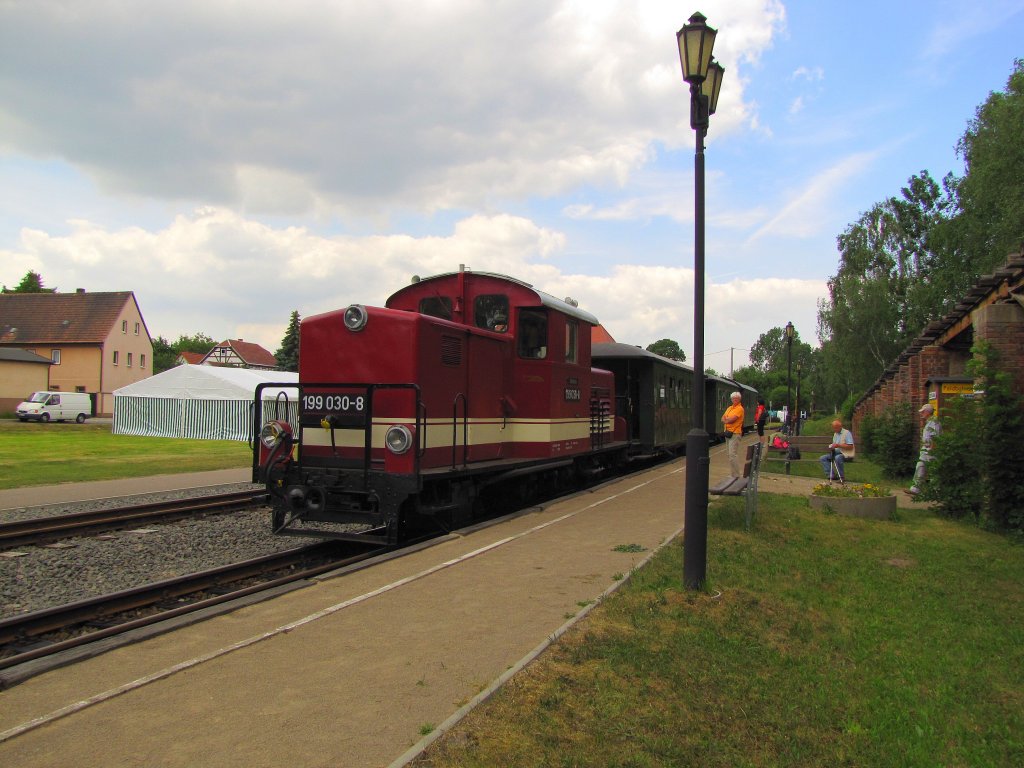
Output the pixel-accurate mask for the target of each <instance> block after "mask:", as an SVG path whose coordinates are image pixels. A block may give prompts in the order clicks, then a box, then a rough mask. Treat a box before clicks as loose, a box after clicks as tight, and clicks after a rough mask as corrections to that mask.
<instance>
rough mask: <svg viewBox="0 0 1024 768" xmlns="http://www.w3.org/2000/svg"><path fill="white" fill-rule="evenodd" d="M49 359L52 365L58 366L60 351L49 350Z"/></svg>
mask: <svg viewBox="0 0 1024 768" xmlns="http://www.w3.org/2000/svg"><path fill="white" fill-rule="evenodd" d="M50 359H51V360H53V364H54V365H60V350H59V349H51V350H50Z"/></svg>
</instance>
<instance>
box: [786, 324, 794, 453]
mask: <svg viewBox="0 0 1024 768" xmlns="http://www.w3.org/2000/svg"><path fill="white" fill-rule="evenodd" d="M794 331H795V329H794V328H793V323H791V322H790V323H786V431H787V432H788V433H789V434H790V435H792V434H793V333H794Z"/></svg>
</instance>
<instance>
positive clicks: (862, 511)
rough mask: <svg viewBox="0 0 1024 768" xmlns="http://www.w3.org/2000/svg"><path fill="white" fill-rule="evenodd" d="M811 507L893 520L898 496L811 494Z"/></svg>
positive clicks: (852, 515) (874, 518)
mask: <svg viewBox="0 0 1024 768" xmlns="http://www.w3.org/2000/svg"><path fill="white" fill-rule="evenodd" d="M811 509H821V510H829V511H832V512H834V513H836V514H837V515H849V516H850V517H865V518H870V519H873V520H892V519H893V517H894V516H895V513H896V497H895V496H882V497H881V498H868V499H857V498H841V497H835V496H815V495H814V494H811Z"/></svg>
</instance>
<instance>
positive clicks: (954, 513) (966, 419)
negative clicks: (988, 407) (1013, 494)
mask: <svg viewBox="0 0 1024 768" xmlns="http://www.w3.org/2000/svg"><path fill="white" fill-rule="evenodd" d="M940 416H941V418H940V423H941V424H942V432H940V433H939V434H938V435H937V436H936V437H935V439H934V441H933V442H932V450H931V455H932V459H931V461H929V462H928V477H927V482H925V483H924V487H923V488H922V498H924V499H930V500H934V501H936V502H938V505H939V512H940V514H943V515H946V516H948V517H955V518H961V517H966V516H967V515H971V516H973V517H974V518H975V519H976V520H977V519H979V518H980V516H981V511H982V507H983V502H984V498H985V496H984V486H983V478H982V468H983V459H982V451H981V450H980V449H979V435H980V434H981V407H980V403H978V402H977V401H975V400H973V399H971V398H957V399H956V400H953V401H952V402H950V403H948V404H947V405H946V406H944V407H943V409H942V413H941V414H940Z"/></svg>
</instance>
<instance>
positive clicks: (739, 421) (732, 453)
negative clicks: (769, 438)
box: [722, 392, 743, 477]
mask: <svg viewBox="0 0 1024 768" xmlns="http://www.w3.org/2000/svg"><path fill="white" fill-rule="evenodd" d="M729 399H730V400H732V405H730V406H729V407H728V408H726V409H725V413H724V414H722V425H723V426H724V427H725V436H726V438H727V439H728V441H729V442H728V448H729V472H730V473H731V474H732V476H733V477H739V476H740V475H741V474H743V473H742V472H741V471H740V458H739V457H740V442H742V441H741V438H742V437H743V404H742V400H743V395H741V394H740V393H739V392H733V393H732V394H731V395H729Z"/></svg>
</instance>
